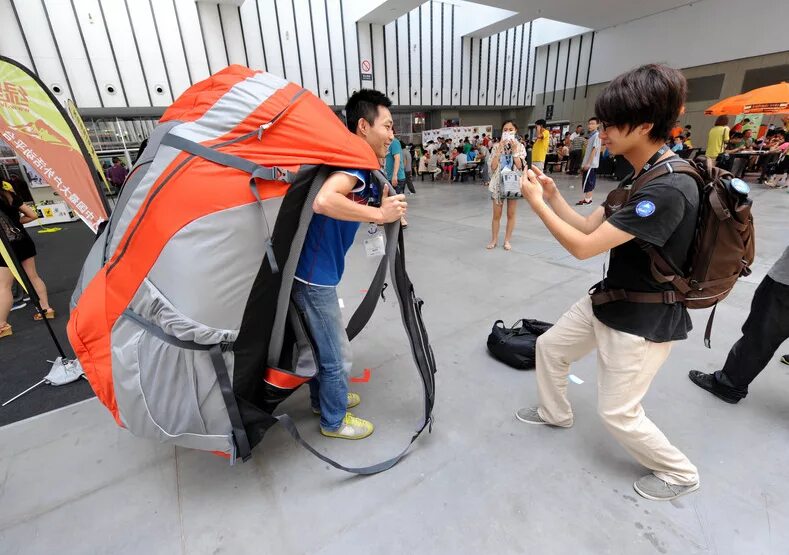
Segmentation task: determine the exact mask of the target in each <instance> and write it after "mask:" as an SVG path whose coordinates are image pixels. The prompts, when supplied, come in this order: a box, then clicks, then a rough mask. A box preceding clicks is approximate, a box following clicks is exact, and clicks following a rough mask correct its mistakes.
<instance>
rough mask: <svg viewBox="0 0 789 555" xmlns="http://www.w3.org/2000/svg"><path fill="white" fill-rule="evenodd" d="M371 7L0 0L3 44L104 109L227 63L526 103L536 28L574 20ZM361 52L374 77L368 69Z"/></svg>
mask: <svg viewBox="0 0 789 555" xmlns="http://www.w3.org/2000/svg"><path fill="white" fill-rule="evenodd" d="M367 8H369V6H368V5H367V4H366V3H365V2H362V1H361V0H246V1H245V2H244V3H243V5H242V6H241V7H240V8H239V7H235V6H231V5H218V4H216V3H213V2H207V1H201V2H195V0H0V21H2V22H3V29H2V32H0V54H3V55H5V56H8V57H10V58H13V59H15V60H17V61H19V62H21V63H23V64H25V65H27V66H28V67H30V68H31V69H33V70H34V71H35V72H37V73H38V74H39V75H40V76H41V78H42V80H43V81H44V83H46V84H47V85H49V86H50V87H51V88H53V90H54V89H57V90H58V91H59V92H58V93H57V94H56V96H57V97H58V98H59V99H60V100H61V101H65V100H66V99H67V98H72V99H74V100H75V102H76V103H77V105H78V106H80V108H90V109H95V108H105V109H107V111H108V112H111V111H112V109H113V108H125V107H132V108H146V107H165V106H168V105H169V104H170V103H171V102H172V100H173V99H174V98H176V97H177V96H178V95H180V94H181V93H182V92H183V91H184V90H185V89H186V88H187V87H189V85H190V84H192V83H195V82H197V81H200V80H202V79H205V78H206V77H207V76H208V75H210V74H211V73H214V72H217V71H219V70H220V69H222V68H224V67H226V66H227V65H228V64H241V65H246V66H250V67H253V68H260V69H264V70H267V71H271V72H273V73H276V74H279V75H281V76H283V77H285V78H286V79H288V80H290V81H294V82H296V83H300V84H303V86H305V87H306V88H308V89H310V90H311V91H313V92H314V93H316V94H317V95H319V96H320V98H322V99H323V100H324V101H325V102H326V103H328V104H330V105H334V106H342V105H343V104H345V102H346V100H347V98H348V96H349V95H350V94H352V93H353V92H354V91H356V90H358V89H359V88H360V86H372V87H375V88H378V89H380V90H382V91H384V90H385V91H386V93H387V94H388V95H389V96H390V97H391V98H392V100H393V101H394V102H395V104H397V105H401V106H413V107H417V106H424V107H428V108H429V107H432V106H447V107H455V106H470V107H488V106H490V107H492V106H512V105H523V104H528V103H529V102H530V101H531V93H530V91H531V87H532V83H531V81H530V78H531V75H532V74H531V72H532V70H533V62H534V56H533V51H534V47H533V44H532V40H531V39H532V35H535V36H536V35H540V37H542V38H541V40H545V39H546V36H547V35H550V32H551V29H556V32H557V33H560V32H564V33H566V32H567V25H564V24H557V25H558V26H557V25H554V26H553V27H551V25H550V22H542V21H540V22H537V23H536V24H532V23H526V24H522V25H519V26H517V27H514V28H512V29H507V30H505V31H502V32H500V33H497V34H494V35H492V36H489V37H477V36H472V35H469V32H470V30H471V28H470V27H469V24H470V21H469V20H470V19H475V17H476V16H474V14H475V13H476V12H475V10H477V11H479V10H483V11H484V10H487V11H491V10H492V9H491V8H487V7H485V6H477V5H473V4H468V5H463V4H457V3H450V2H446V3H445V2H442V1H439V0H429V1H427V2H424V3H422V4H420V5H418V6H417V7H416V8H415V9H413V10H411V11H410V12H408V13H406V14H403V15H402V16H401V17H399V18H397V19H396V20H393V21H391V22H388V23H387V24H386V25H381V24H378V23H370V22H368V21H364V19H363V15H364V14H365V13H366V12H367V11H368V9H367ZM494 11H495V10H494ZM360 18H361V19H360ZM477 28H478V27H477ZM559 36H561V35H559ZM362 60H368V61H370V62H371V64H372V72H371V73H372V77H373V79H372V81H367V80H365V81H362V72H361V69H360V63H361V61H362ZM478 87H481V90H480V91H477V88H478Z"/></svg>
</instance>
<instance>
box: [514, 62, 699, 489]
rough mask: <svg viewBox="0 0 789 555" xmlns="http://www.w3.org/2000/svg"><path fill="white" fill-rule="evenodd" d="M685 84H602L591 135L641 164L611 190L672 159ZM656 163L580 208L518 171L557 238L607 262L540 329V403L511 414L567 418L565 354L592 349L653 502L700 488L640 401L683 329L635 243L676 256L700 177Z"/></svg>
mask: <svg viewBox="0 0 789 555" xmlns="http://www.w3.org/2000/svg"><path fill="white" fill-rule="evenodd" d="M686 90H687V83H686V81H685V78H684V77H683V76H682V73H681V72H679V71H677V70H675V69H671V68H669V67H666V66H662V65H646V66H642V67H640V68H638V69H635V70H632V71H630V72H628V73H625V74H622V75H620V76H619V77H617V78H616V79H614V80H613V81H612V82H611V84H609V85H608V86H607V87H606V88H605V89H604V90H603V91H602V92H601V94H600V96H599V97H598V99H597V101H596V103H595V113H596V114H597V115H598V116H599V118H600V122H601V132H600V138H601V140H602V142H603V144H604V145H605V146H607V147H608V149H609V151H610V152H611V153H612V154H620V155H622V156H624V157H625V158H626V159H627V160H628V161H629V162H630V163H631V164H632V165H633V167H634V168H638V169H639V170H640V171H639V172H638V175H637V176H635V178H633V179H628V180H626V181H625V182H623V183H622V184H620V187H619V189H616V190H615V191H614V193H616V192H617V191H620V192H622V191H629V189H627V188H628V187H630V186H631V185H632V184H633V181H637V179H638V177H640V176H641V175H643V174H646V173H647V172H648V171H649V170H656V169H659V168H660V167H661V165H663V164H665V163H666V161H668V160H670V159H671V160H672V162H673V163H676V164H679V163H680V162H679V161H678V158H676V157H675V156H674V155H673V153H672V152H670V151H669V149H668V148H667V147H666V146H665V144H664V139H665V136H666V134H667V133H668V131H669V129H670V126H671V124H672V123H673V122H674V121H675V120H676V119H677V117H678V116H679V113H680V110H681V108H682V106H683V104H684V102H685V94H686ZM632 91H637V92H638V94H633V92H632ZM662 173H663V172H656V173H654V174H652V175H656V174H657V175H659V176H658V177H655V178H653V179H649V180H648V181H647V182H646V184H644V185H643V186H641V187H640V188H638V189H637V190H635V192H634V193H633V194H632V196H629V197H628V198H626V199H625V200H624V201H622V202H621V203H620V204H618V205H617V203H614V202H612V195H613V194H614V193H612V195H609V199H607V200H606V205H605V208H604V207H600V208H598V209H596V210H595V211H594V212H593V213H592V214H591V215H590V216H588V217H584V216H582V215H581V214H579V213H577V212H576V211H575V210H574V209H573V208H572V207H570V206H569V205H568V203H567V202H566V201H565V200H564V199H563V198H562V196H561V194H560V193H559V192H558V190H557V188H556V185H555V183H554V182H553V180H552V179H550V178H549V177H547V176H545V175H544V174H543V173H542V172H541V171H539V170H536V169H535V170H534V171H528V172H526V173H524V176H523V177H522V178H521V189H522V191H523V195H524V197H525V198H526V199H527V200H528V202H529V204H530V205H531V206H532V209H533V210H534V211H535V213H536V214H537V215H538V216H539V217H540V219H541V220H542V221H543V223H544V224H545V225H546V227H547V228H548V230H549V231H550V232H551V233H552V234H553V236H554V237H556V239H557V240H558V241H559V242H560V243H561V244H562V246H564V248H566V249H567V250H568V251H569V252H570V253H571V254H572V255H574V256H575V257H576V258H578V259H587V258H591V257H593V256H596V255H598V254H602V253H604V252H606V251H609V250H610V251H611V260H610V265H609V267H608V272H607V274H606V276H605V279H604V280H603V281H602V282H601V283H599V284H597V285H596V286H594V287H595V289H596V292H595V294H593V295H586V294H585V295H584V296H583V298H581V300H580V301H578V302H577V303H576V304H575V305H574V306H573V307H572V308H571V309H570V310H569V311H567V312H566V313H565V314H564V315H563V316H562V317H561V318H560V319H559V321H558V322H557V323H556V325H554V326H553V327H552V328H551V329H550V330H548V331H547V332H546V333H544V334H543V335H542V336H540V338H539V339H538V341H537V350H536V374H537V391H538V395H539V404H538V405H537V406H535V407H532V408H524V409H520V410H518V411H517V413H516V416H517V418H518V419H519V420H521V421H522V422H526V423H529V424H542V425H549V426H555V427H560V428H570V427H571V426H572V425H573V420H574V415H573V411H572V408H571V406H570V401H569V400H568V398H567V377H568V372H569V369H570V364H571V363H573V362H575V361H577V360H579V359H581V358H582V357H583V356H585V355H586V354H587V353H589V352H590V351H592V350H593V349H597V352H598V357H597V360H598V414H599V415H600V417H601V418H602V420H603V422H604V424H605V425H606V427H607V428H608V430H609V431H610V432H611V433H612V434H613V435H614V437H615V438H616V439H617V440H618V441H619V443H620V444H621V445H622V447H624V448H625V450H626V451H627V452H628V453H630V454H631V455H632V456H633V457H634V458H635V459H636V460H637V461H638V462H639V463H641V464H642V465H644V466H645V467H647V468H648V469H649V470H650V471H651V472H650V473H649V474H647V475H646V476H644V477H642V478H641V479H639V480H638V481H636V482H635V484H634V488H635V490H636V491H637V492H638V493H639V494H640V495H642V496H643V497H645V498H647V499H653V500H668V499H674V498H675V497H678V496H680V495H683V494H686V493H690V492H692V491H695V490H697V489H698V488H699V475H698V471H697V469H696V467H695V466H694V465H693V464H692V463H691V462H690V460H688V458H687V457H686V456H685V455H684V454H683V453H682V452H681V451H680V450H679V449H677V448H676V447H674V446H673V445H672V444H671V443H670V442H669V440H668V439H667V438H666V436H665V435H663V433H662V432H661V431H660V430H659V429H658V427H657V426H656V425H655V424H654V423H653V422H652V421H651V420H650V419H649V418H647V416H646V414H645V413H644V409H643V407H642V406H641V400H642V399H643V397H644V395H645V394H646V392H647V390H648V389H649V386H650V384H651V383H652V380H653V378H654V377H655V375H656V374H657V371H658V370H659V369H660V367H661V366H662V365H663V363H664V362H665V360H666V358H667V357H668V355H669V352H670V351H671V346H672V342H674V341H678V340H681V339H685V338H687V334H688V331H690V329H691V320H690V317H689V315H688V312H687V309H686V307H685V306H684V305H683V304H681V303H678V302H670V301H671V300H672V298H673V296H674V291H673V290H672V286H671V284H669V283H660V282H658V281H657V280H656V279H655V277H654V276H653V274H652V272H651V269H650V256H649V255H648V254H647V253H646V252H645V250H644V249H643V248H642V246H643V245H644V243H647V244H649V245H652V246H654V247H657V248H659V249H660V251H661V253H662V255H663V256H664V257H665V258H668V259H670V261H672V262H673V263H674V264H675V265H676V266H677V267H684V266H685V262H686V259H687V257H688V255H689V252H690V249H691V246H692V243H693V239H694V236H695V231H696V222H697V216H698V211H699V205H700V195H699V186H698V185H697V183H696V181H695V179H694V178H693V177H692V176H689V175H687V174H684V173H681V172H671V173H665V174H662ZM661 174H662V175H661ZM643 182H644V180H642V181H641V183H642V184H643ZM642 242H644V243H642ZM614 292H623V293H627V294H625V295H622V298H620V300H613V302H604V303H602V304H599V303H598V300H597V299H598V298H599V297H597V294H598V293H602V294H603V296H606V294H607V293H614ZM632 292H643V293H636V294H635V295H633V296H634V297H639V296H644V297H646V296H648V295H652V296H660V297H661V299H663V298H665V302H662V301H661V302H653V303H650V302H633V301H632V300H629V299H630V298H631V295H630V293H632Z"/></svg>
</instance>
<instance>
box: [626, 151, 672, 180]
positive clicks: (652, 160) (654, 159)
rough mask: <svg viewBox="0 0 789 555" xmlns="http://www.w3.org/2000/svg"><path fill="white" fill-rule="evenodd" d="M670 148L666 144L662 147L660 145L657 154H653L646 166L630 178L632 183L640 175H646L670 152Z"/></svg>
mask: <svg viewBox="0 0 789 555" xmlns="http://www.w3.org/2000/svg"><path fill="white" fill-rule="evenodd" d="M668 150H669V148H668V147H667V146H666V145H663V146H662V147H660V148H659V149H658V151H657V152H656V153H655V154H653V155H652V157H651V158H650V159H649V160H647V163H646V164H644V166H643V167H642V168H641V171H640V172H638V173H637V174H636V175H635V176H633V177H632V178H630V183H633V182H634V181H635V180H636V179H638V178H639V177H641V176H642V175H644V174H645V173H646V172H648V171H649V170H650V169H651V168H652V167H653V166H654V165H655V162H657V161H658V160H660V157H661V156H663V155H664V154H665V153H666V152H668Z"/></svg>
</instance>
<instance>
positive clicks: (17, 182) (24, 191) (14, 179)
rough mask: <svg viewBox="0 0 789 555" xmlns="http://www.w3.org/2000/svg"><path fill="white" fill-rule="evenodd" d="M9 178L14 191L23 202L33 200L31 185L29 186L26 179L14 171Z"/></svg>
mask: <svg viewBox="0 0 789 555" xmlns="http://www.w3.org/2000/svg"><path fill="white" fill-rule="evenodd" d="M8 179H9V183H10V185H11V188H12V189H13V192H14V193H16V194H17V195H19V197H20V198H21V199H22V201H23V202H33V195H32V194H31V193H30V187H28V186H27V183H25V180H24V179H22V178H21V177H19V176H18V175H17V174H15V173H12V174H11V175H10V176H9V178H8Z"/></svg>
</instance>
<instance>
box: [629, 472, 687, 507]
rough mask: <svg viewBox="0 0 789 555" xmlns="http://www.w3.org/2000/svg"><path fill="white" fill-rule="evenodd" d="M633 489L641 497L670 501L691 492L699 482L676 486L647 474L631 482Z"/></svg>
mask: <svg viewBox="0 0 789 555" xmlns="http://www.w3.org/2000/svg"><path fill="white" fill-rule="evenodd" d="M633 489H634V490H636V493H638V495H640V496H641V497H645V498H646V499H651V500H652V501H670V500H671V499H676V498H677V497H680V496H682V495H685V494H686V493H691V492H693V491H696V490H697V489H699V483H698V482H696V483H695V484H690V485H688V486H676V485H674V484H669V483H668V482H666V481H665V480H661V479H660V478H658V477H657V476H655V475H654V474H647V475H646V476H644V477H643V478H639V479H638V480H636V482H635V483H634V484H633Z"/></svg>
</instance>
